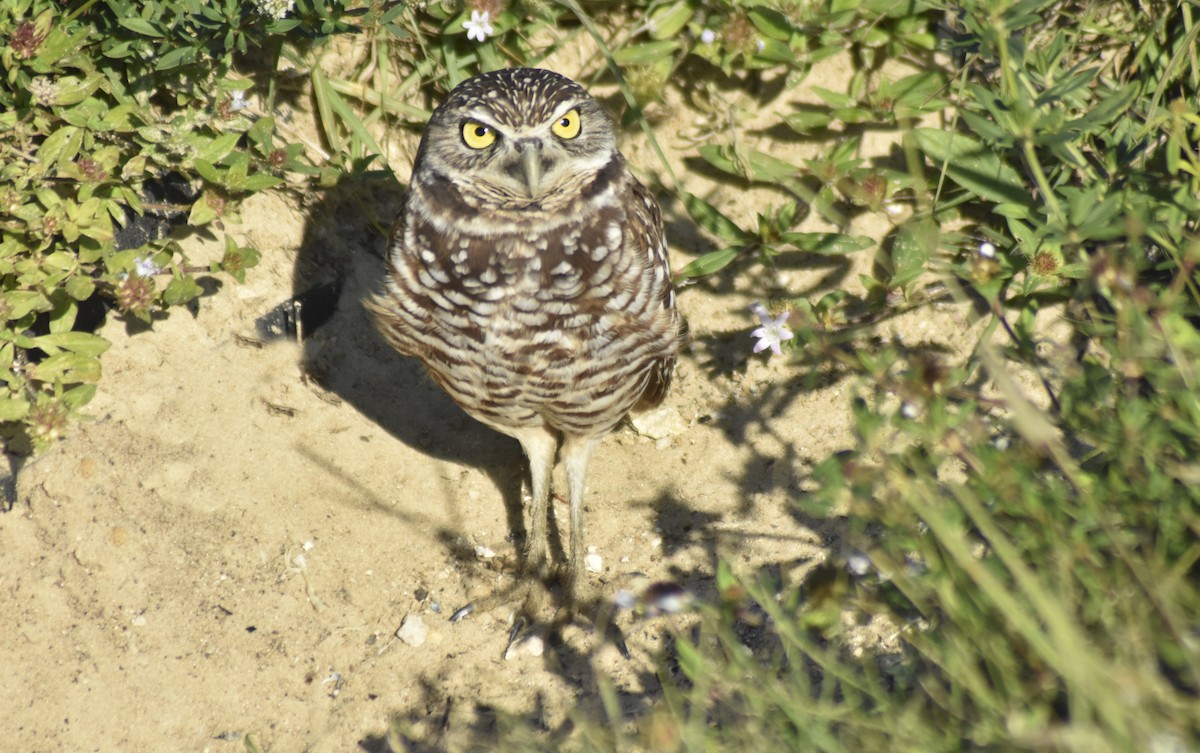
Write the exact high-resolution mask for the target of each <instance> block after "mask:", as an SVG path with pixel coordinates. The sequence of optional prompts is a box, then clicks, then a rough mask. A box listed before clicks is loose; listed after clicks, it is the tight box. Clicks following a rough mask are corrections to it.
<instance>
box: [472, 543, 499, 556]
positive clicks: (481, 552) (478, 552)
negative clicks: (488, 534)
mask: <svg viewBox="0 0 1200 753" xmlns="http://www.w3.org/2000/svg"><path fill="white" fill-rule="evenodd" d="M475 556H476V557H478V558H479V559H481V560H490V559H491V558H492V557H495V556H496V552H495V551H494V550H493V549H491V548H490V547H486V546H483V545H482V544H480V545H479V546H477V547H475Z"/></svg>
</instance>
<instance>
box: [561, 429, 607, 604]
mask: <svg viewBox="0 0 1200 753" xmlns="http://www.w3.org/2000/svg"><path fill="white" fill-rule="evenodd" d="M597 441H599V437H578V436H568V437H567V438H566V439H565V440H564V441H563V448H562V452H563V465H564V466H565V467H566V471H567V498H568V499H569V500H570V502H571V552H570V554H569V555H568V556H569V557H570V559H569V560H568V561H567V595H568V598H567V600H568V602H570V601H573V600H574V599H575V597H576V595H577V586H578V582H579V578H580V574H581V573H582V572H583V570H584V566H583V558H584V554H586V552H587V544H586V542H585V540H584V535H583V492H584V487H585V483H584V482H585V477H586V475H587V466H588V461H589V460H591V459H592V451H593V450H594V449H595V448H596V442H597Z"/></svg>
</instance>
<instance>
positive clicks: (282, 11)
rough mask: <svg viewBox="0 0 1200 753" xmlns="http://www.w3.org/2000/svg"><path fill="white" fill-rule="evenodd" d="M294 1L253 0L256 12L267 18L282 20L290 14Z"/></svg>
mask: <svg viewBox="0 0 1200 753" xmlns="http://www.w3.org/2000/svg"><path fill="white" fill-rule="evenodd" d="M295 4H296V3H295V2H294V0H255V2H254V5H255V7H257V8H258V12H259V13H261V14H263V15H264V16H267V17H268V18H283V17H284V16H286V15H287V14H288V13H290V12H291V10H292V6H294V5H295Z"/></svg>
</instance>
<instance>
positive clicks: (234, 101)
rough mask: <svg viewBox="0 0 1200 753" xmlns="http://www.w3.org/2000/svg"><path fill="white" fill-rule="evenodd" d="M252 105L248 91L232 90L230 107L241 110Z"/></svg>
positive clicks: (236, 110)
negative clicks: (248, 97)
mask: <svg viewBox="0 0 1200 753" xmlns="http://www.w3.org/2000/svg"><path fill="white" fill-rule="evenodd" d="M249 106H250V101H249V100H248V99H246V92H244V91H240V90H238V91H232V92H230V93H229V109H230V111H232V112H240V111H241V110H245V109H246V108H247V107H249Z"/></svg>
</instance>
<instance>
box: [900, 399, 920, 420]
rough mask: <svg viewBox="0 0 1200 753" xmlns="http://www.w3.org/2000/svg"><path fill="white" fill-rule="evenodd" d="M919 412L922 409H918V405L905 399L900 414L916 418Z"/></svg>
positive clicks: (908, 417)
mask: <svg viewBox="0 0 1200 753" xmlns="http://www.w3.org/2000/svg"><path fill="white" fill-rule="evenodd" d="M919 413H920V411H918V410H917V406H916V405H913V404H912V403H910V402H908V401H905V402H904V403H901V405H900V415H901V416H904V417H905V418H907V419H910V420H911V419H914V418H916V417H917V415H918V414H919Z"/></svg>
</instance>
